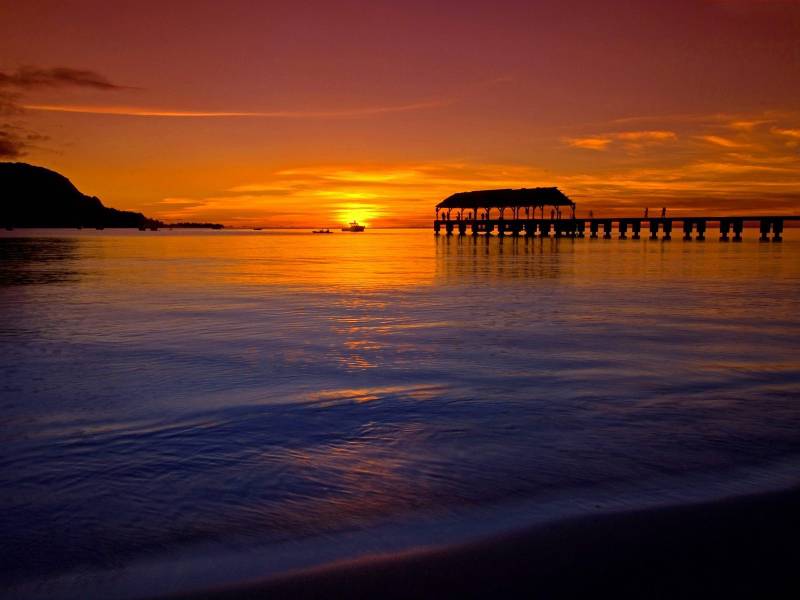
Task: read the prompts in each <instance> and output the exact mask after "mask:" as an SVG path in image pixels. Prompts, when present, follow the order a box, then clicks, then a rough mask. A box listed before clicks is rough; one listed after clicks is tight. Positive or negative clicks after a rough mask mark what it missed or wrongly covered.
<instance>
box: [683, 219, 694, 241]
mask: <svg viewBox="0 0 800 600" xmlns="http://www.w3.org/2000/svg"><path fill="white" fill-rule="evenodd" d="M692 225H693V223H692V222H691V221H689V220H688V219H687V220H685V221H684V222H683V239H684V240H686V241H687V242H690V241H692Z"/></svg>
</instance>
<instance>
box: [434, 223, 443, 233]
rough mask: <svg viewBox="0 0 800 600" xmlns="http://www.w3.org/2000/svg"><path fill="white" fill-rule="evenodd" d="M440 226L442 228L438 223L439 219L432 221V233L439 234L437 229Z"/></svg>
mask: <svg viewBox="0 0 800 600" xmlns="http://www.w3.org/2000/svg"><path fill="white" fill-rule="evenodd" d="M441 228H442V226H441V225H440V224H439V221H434V222H433V233H434V235H439V230H440V229H441Z"/></svg>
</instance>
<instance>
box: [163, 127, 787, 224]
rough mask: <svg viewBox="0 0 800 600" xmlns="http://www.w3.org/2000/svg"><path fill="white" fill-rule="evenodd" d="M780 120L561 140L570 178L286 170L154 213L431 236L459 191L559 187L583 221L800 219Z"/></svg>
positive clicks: (357, 168) (446, 167)
mask: <svg viewBox="0 0 800 600" xmlns="http://www.w3.org/2000/svg"><path fill="white" fill-rule="evenodd" d="M777 121H778V122H779V123H778V124H776V119H767V118H758V117H757V116H750V117H743V116H732V117H731V118H729V119H725V120H723V119H720V118H719V115H710V116H709V117H708V118H707V119H700V118H698V117H696V116H693V117H691V118H687V119H686V120H685V121H684V122H683V123H679V122H678V121H677V120H675V119H673V121H672V128H671V129H659V128H646V129H638V130H628V131H612V132H609V133H598V134H587V135H584V136H575V137H572V138H566V139H565V138H561V139H560V140H559V141H554V144H555V145H556V149H558V146H560V148H561V150H560V152H562V153H563V156H564V159H563V160H564V161H565V165H564V166H562V167H561V169H559V170H555V169H550V170H544V169H542V168H538V167H535V166H529V165H524V164H516V165H515V164H476V163H471V162H467V161H450V162H448V161H431V162H427V163H400V164H332V165H316V166H314V165H305V166H298V167H292V168H279V169H275V170H274V171H272V172H271V173H270V172H266V173H264V172H262V173H261V174H260V176H259V177H258V179H254V180H251V181H250V182H248V181H243V182H241V183H239V184H238V185H231V186H227V188H225V190H224V191H222V192H221V193H219V194H216V195H213V196H198V197H196V198H190V197H186V198H183V197H173V196H170V197H167V198H166V199H165V200H164V201H161V202H155V203H153V204H152V205H151V206H150V207H148V208H147V210H148V211H149V212H151V213H152V214H154V215H155V216H157V217H159V218H163V219H166V220H175V219H181V220H185V219H189V220H212V221H221V222H224V223H226V224H228V225H234V226H235V225H242V226H251V225H259V226H270V225H271V226H282V227H293V226H294V227H309V226H310V227H316V226H335V225H338V224H341V223H348V222H350V221H353V220H356V221H358V222H359V223H362V224H365V225H369V226H371V227H376V226H377V227H387V226H389V227H398V226H426V225H428V224H429V223H430V220H431V217H432V216H433V208H434V206H435V204H436V203H437V202H438V201H439V200H441V199H443V198H445V197H446V196H448V195H450V194H453V193H455V192H460V191H465V190H472V189H491V188H504V187H512V188H516V187H535V186H538V185H557V186H558V187H560V188H561V189H562V190H563V191H564V192H565V193H566V194H568V195H569V196H570V197H572V198H573V199H574V200H575V201H576V202H577V203H578V209H579V214H580V211H582V210H583V211H588V210H590V209H594V210H595V213H597V210H601V211H603V214H609V215H614V214H621V213H623V212H627V213H629V212H631V210H634V211H635V212H636V213H638V212H639V211H640V210H641V208H642V207H644V206H651V207H655V206H664V205H666V206H669V207H670V210H671V211H672V214H688V213H691V212H692V211H701V212H702V211H709V210H714V211H723V212H731V211H736V212H739V213H748V212H749V213H751V214H753V213H756V212H762V211H763V210H764V209H763V203H764V201H765V200H766V199H769V202H770V203H771V205H772V209H771V210H779V211H780V212H789V213H793V212H800V206H798V204H797V201H796V195H795V194H796V193H797V190H798V189H800V155H798V152H797V150H796V147H795V146H796V144H795V142H796V139H795V137H794V135H793V134H794V132H800V128H798V127H797V126H796V125H794V123H797V122H799V121H800V115H793V116H791V117H788V116H783V117H782V118H781V119H777ZM743 123H746V125H743ZM781 123H787V124H786V125H782V124H781ZM789 123H791V124H792V125H791V126H790V125H788V124H789ZM593 140H600V141H601V142H602V143H600V142H598V143H596V144H595V142H594V141H593ZM576 142H577V143H576ZM584 142H585V143H584ZM587 150H590V151H591V152H590V153H591V155H592V156H595V157H597V158H595V159H594V160H593V161H592V163H591V165H590V167H591V168H589V169H580V168H577V167H575V166H573V164H572V163H574V162H576V161H578V160H580V158H581V157H582V156H586V155H587Z"/></svg>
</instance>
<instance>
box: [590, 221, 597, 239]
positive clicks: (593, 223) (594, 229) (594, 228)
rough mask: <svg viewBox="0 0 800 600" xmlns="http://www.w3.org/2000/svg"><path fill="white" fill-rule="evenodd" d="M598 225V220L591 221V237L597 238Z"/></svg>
mask: <svg viewBox="0 0 800 600" xmlns="http://www.w3.org/2000/svg"><path fill="white" fill-rule="evenodd" d="M597 226H598V222H597V221H589V232H590V236H589V237H591V238H592V239H595V240H596V239H597Z"/></svg>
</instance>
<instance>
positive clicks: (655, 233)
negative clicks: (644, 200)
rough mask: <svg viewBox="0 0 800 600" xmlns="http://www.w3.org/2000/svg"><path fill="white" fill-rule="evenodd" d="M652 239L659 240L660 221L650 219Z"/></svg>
mask: <svg viewBox="0 0 800 600" xmlns="http://www.w3.org/2000/svg"><path fill="white" fill-rule="evenodd" d="M650 239H651V240H657V239H658V221H656V220H655V219H650Z"/></svg>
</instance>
